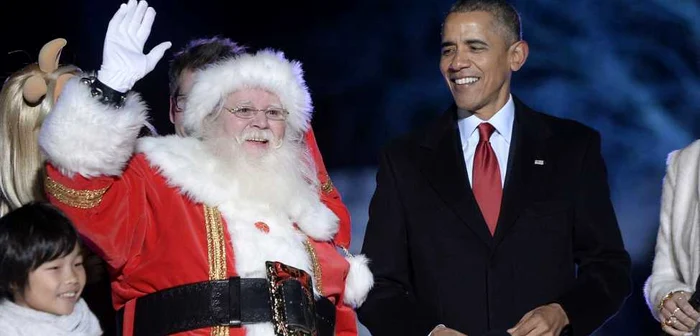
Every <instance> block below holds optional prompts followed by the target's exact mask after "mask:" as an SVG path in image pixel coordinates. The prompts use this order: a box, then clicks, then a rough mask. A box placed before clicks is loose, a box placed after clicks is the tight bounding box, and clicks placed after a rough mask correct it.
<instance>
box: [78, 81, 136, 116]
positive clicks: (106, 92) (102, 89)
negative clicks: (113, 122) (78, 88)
mask: <svg viewBox="0 0 700 336" xmlns="http://www.w3.org/2000/svg"><path fill="white" fill-rule="evenodd" d="M81 81H82V82H83V84H86V85H89V86H90V94H91V95H92V96H93V97H96V98H97V100H98V101H99V102H100V103H103V104H107V105H114V107H116V108H120V107H122V106H124V102H125V101H126V93H121V92H119V91H117V90H115V89H112V88H111V87H109V86H107V85H105V84H104V83H102V82H100V81H99V80H98V79H97V77H94V76H92V77H85V78H83V79H82V80H81Z"/></svg>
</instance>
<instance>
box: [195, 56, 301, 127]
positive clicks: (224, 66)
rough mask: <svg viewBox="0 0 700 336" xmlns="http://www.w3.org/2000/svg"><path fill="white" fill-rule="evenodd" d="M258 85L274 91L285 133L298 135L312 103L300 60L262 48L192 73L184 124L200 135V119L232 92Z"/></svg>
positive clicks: (257, 86) (202, 119)
mask: <svg viewBox="0 0 700 336" xmlns="http://www.w3.org/2000/svg"><path fill="white" fill-rule="evenodd" d="M247 88H259V89H263V90H266V91H269V92H271V93H274V94H275V95H277V97H278V98H279V99H280V102H281V103H282V107H283V108H284V109H286V110H287V112H289V115H288V116H287V134H288V136H289V137H292V138H295V139H301V136H302V134H303V133H304V132H306V130H307V129H308V128H309V123H310V120H311V114H312V111H313V106H312V103H311V95H310V94H309V90H308V88H307V86H306V82H305V81H304V78H303V70H302V69H301V63H299V62H297V61H291V60H288V59H286V58H285V57H284V54H283V53H282V52H280V51H275V50H271V49H265V50H262V51H258V52H257V53H255V54H250V53H246V54H241V55H237V56H234V57H231V58H228V59H226V60H224V61H221V62H219V63H216V64H213V65H211V66H209V67H207V68H206V69H204V70H202V71H200V72H199V73H197V74H196V75H195V79H194V85H193V86H192V91H191V92H190V94H189V95H188V97H187V101H186V103H185V104H186V105H185V116H184V126H185V128H186V129H187V131H188V132H189V134H191V135H193V136H201V135H202V134H201V132H202V122H203V121H204V120H205V118H206V117H207V116H209V115H211V114H212V113H214V112H215V109H216V108H217V105H218V104H219V103H220V102H221V101H222V100H223V99H225V98H226V96H227V95H229V94H230V93H232V92H235V91H238V90H241V89H247Z"/></svg>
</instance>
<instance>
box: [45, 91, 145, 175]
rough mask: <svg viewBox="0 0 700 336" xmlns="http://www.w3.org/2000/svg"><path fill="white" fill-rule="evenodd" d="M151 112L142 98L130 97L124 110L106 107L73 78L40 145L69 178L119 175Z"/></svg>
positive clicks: (46, 125) (54, 110)
mask: <svg viewBox="0 0 700 336" xmlns="http://www.w3.org/2000/svg"><path fill="white" fill-rule="evenodd" d="M146 110H147V107H146V105H145V104H144V103H143V102H142V101H141V98H140V97H139V95H138V94H129V95H128V96H127V98H126V102H125V103H124V106H123V107H122V108H119V109H116V108H114V107H113V106H108V105H105V104H102V103H100V102H98V101H97V99H95V98H94V97H92V96H91V95H90V88H89V87H88V86H87V85H84V84H82V83H80V78H77V77H76V78H72V79H70V80H69V81H68V83H66V86H65V87H64V89H63V92H62V93H61V96H60V97H59V99H58V101H57V102H56V105H55V106H54V108H53V110H52V111H51V113H49V114H48V116H47V117H46V120H45V121H44V123H43V125H42V127H41V131H40V132H39V145H40V146H41V149H42V150H43V151H44V153H45V154H46V156H47V158H48V160H49V161H50V162H51V163H53V164H54V165H55V166H56V167H57V168H58V169H59V170H60V171H61V173H62V174H64V175H67V176H72V175H73V174H75V173H77V174H80V175H82V176H84V177H94V176H101V175H111V176H114V175H119V174H121V171H122V169H123V168H124V166H125V165H126V162H127V161H128V160H129V158H130V157H131V155H132V154H133V152H134V146H135V144H136V138H137V136H138V134H139V130H140V129H141V127H142V126H143V125H144V123H145V122H146V118H147V116H146Z"/></svg>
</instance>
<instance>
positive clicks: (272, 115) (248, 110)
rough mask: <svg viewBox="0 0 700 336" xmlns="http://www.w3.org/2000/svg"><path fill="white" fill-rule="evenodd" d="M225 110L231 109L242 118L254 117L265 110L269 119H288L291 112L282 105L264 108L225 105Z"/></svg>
mask: <svg viewBox="0 0 700 336" xmlns="http://www.w3.org/2000/svg"><path fill="white" fill-rule="evenodd" d="M224 110H226V111H229V112H230V113H231V114H233V115H235V116H236V117H239V118H241V119H253V118H254V117H255V116H256V115H258V113H259V112H265V117H267V120H277V121H282V120H285V119H287V115H288V114H289V112H287V111H286V110H285V109H283V108H281V107H268V108H266V109H264V110H262V109H255V108H252V107H249V106H240V107H235V108H230V107H225V106H224Z"/></svg>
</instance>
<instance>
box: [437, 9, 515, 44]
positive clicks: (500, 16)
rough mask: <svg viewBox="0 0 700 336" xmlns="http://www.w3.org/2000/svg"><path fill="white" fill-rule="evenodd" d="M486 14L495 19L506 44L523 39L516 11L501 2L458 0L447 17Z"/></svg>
mask: <svg viewBox="0 0 700 336" xmlns="http://www.w3.org/2000/svg"><path fill="white" fill-rule="evenodd" d="M469 12H487V13H489V14H491V15H493V17H494V18H495V19H496V22H498V24H499V25H500V26H501V27H500V28H502V29H503V32H504V33H505V34H504V38H505V39H506V42H508V44H512V43H515V42H517V41H520V40H522V39H523V35H522V23H521V22H520V15H519V14H518V11H517V10H516V9H515V7H513V5H511V4H509V3H508V2H506V1H503V0H460V1H457V2H455V3H454V4H453V5H452V7H451V8H450V11H449V12H448V13H447V15H450V14H452V13H469Z"/></svg>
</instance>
